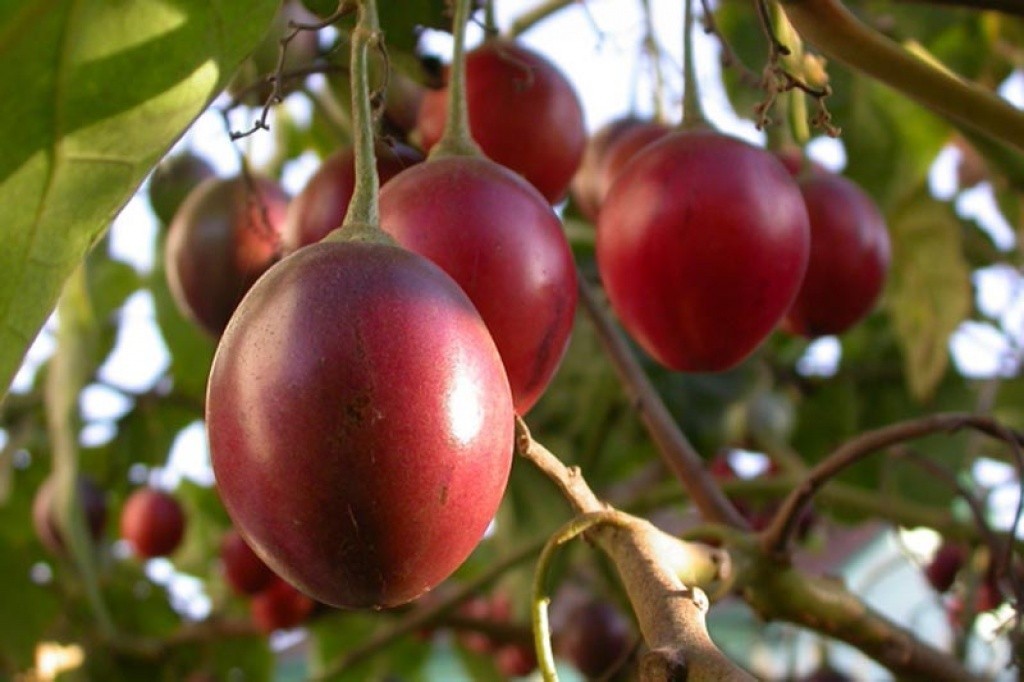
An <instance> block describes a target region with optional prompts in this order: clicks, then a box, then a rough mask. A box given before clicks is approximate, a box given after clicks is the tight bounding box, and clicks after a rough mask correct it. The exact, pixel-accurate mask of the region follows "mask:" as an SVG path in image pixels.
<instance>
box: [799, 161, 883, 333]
mask: <svg viewBox="0 0 1024 682" xmlns="http://www.w3.org/2000/svg"><path fill="white" fill-rule="evenodd" d="M800 191H801V192H802V194H803V197H804V202H805V203H806V205H807V215H808V217H809V218H810V221H811V256H810V260H809V262H808V265H807V274H806V275H805V277H804V281H803V284H802V285H801V287H800V292H799V293H798V294H797V297H796V300H795V301H794V302H793V306H792V307H791V308H790V309H789V312H788V313H787V314H786V320H785V326H786V328H787V329H789V330H790V331H793V332H794V333H797V334H800V335H802V336H806V337H810V338H813V337H816V336H824V335H827V334H841V333H843V332H844V331H846V330H847V329H849V328H850V327H852V326H853V325H855V324H856V323H857V322H860V320H862V319H863V318H864V317H865V316H866V315H867V314H868V313H869V312H871V309H872V308H873V307H874V305H875V302H876V301H877V300H878V297H879V295H880V294H881V293H882V286H883V285H884V284H885V277H886V274H887V273H888V271H889V251H890V247H889V232H888V230H887V229H886V227H885V219H884V218H883V217H882V214H881V212H880V211H879V210H878V207H877V206H876V205H875V203H874V202H873V201H872V200H871V197H869V196H868V195H867V194H866V193H865V192H864V191H863V190H862V189H861V188H860V187H858V186H857V185H856V184H854V183H853V182H851V181H850V180H847V179H846V178H844V177H842V176H840V175H836V174H834V173H816V174H813V175H807V176H804V177H803V178H802V179H801V180H800Z"/></svg>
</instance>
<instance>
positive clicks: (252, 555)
mask: <svg viewBox="0 0 1024 682" xmlns="http://www.w3.org/2000/svg"><path fill="white" fill-rule="evenodd" d="M220 561H221V566H222V567H223V569H224V579H225V580H226V581H227V583H228V585H229V586H230V587H231V589H233V590H234V591H235V592H237V593H238V594H247V595H253V594H256V593H257V592H261V591H263V590H264V589H266V588H267V587H269V586H270V584H271V583H272V582H274V580H275V579H276V578H277V575H276V574H275V573H274V572H273V571H272V570H270V567H269V566H267V565H266V564H265V563H264V562H263V559H260V558H259V557H258V556H257V555H256V552H254V551H252V548H251V547H250V546H249V543H247V542H246V541H245V538H243V537H242V535H241V533H239V532H238V531H237V530H235V529H234V528H232V529H231V530H229V531H228V532H227V533H225V534H224V537H223V538H221V542H220Z"/></svg>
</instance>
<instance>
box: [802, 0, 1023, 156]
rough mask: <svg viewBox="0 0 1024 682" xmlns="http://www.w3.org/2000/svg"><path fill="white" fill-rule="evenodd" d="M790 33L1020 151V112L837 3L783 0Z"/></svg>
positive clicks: (832, 1)
mask: <svg viewBox="0 0 1024 682" xmlns="http://www.w3.org/2000/svg"><path fill="white" fill-rule="evenodd" d="M782 6H783V8H784V9H785V10H786V16H787V17H788V18H789V21H790V23H791V24H792V25H793V28H795V29H796V30H797V32H799V33H800V35H801V36H803V38H804V40H806V41H807V42H810V43H812V44H814V45H815V46H816V47H817V48H818V49H819V50H821V52H822V54H824V55H825V56H826V57H829V58H830V59H835V60H836V61H839V62H843V63H844V64H846V65H847V66H850V67H852V68H854V69H857V70H858V71H861V72H863V73H865V74H867V75H868V76H871V77H872V78H876V79H878V80H879V81H881V82H883V83H885V84H886V85H889V86H890V87H892V88H895V89H896V90H898V91H899V92H901V93H903V94H904V95H906V96H908V97H910V98H912V99H914V100H916V101H917V102H918V103H919V104H922V105H923V106H925V107H927V108H929V109H931V110H932V111H935V112H937V113H939V114H941V115H943V116H945V117H947V118H949V119H950V120H953V121H956V122H958V123H961V124H963V125H965V126H967V127H970V128H972V129H974V130H976V131H978V132H979V133H982V134H984V135H986V136H988V137H992V138H995V139H997V140H1001V141H1002V142H1005V143H1006V144H1007V145H1009V146H1011V147H1014V148H1016V149H1018V150H1020V151H1024V112H1021V111H1019V110H1018V109H1015V108H1014V107H1013V105H1012V104H1010V103H1009V102H1007V101H1006V100H1004V99H1002V98H1001V97H999V96H998V95H996V94H994V93H992V92H989V91H987V90H985V89H984V88H982V87H981V86H979V85H977V84H975V83H972V82H969V81H965V80H963V79H961V78H958V77H956V76H951V75H949V74H947V73H944V72H943V71H942V70H941V69H936V68H935V67H933V66H931V65H930V64H928V63H926V62H925V61H923V60H921V59H919V58H917V57H915V56H914V55H912V54H910V53H909V52H907V51H906V50H905V49H903V48H902V47H900V46H899V45H898V44H897V43H895V42H893V41H892V40H890V39H889V38H886V37H885V36H883V35H881V34H880V33H878V32H877V31H875V30H873V29H871V28H869V27H868V26H866V25H865V24H863V23H862V22H861V21H860V20H859V19H857V18H856V17H855V16H854V15H853V14H851V13H850V12H849V10H847V9H846V8H845V7H844V6H843V5H842V3H840V2H838V0H782Z"/></svg>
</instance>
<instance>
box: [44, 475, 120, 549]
mask: <svg viewBox="0 0 1024 682" xmlns="http://www.w3.org/2000/svg"><path fill="white" fill-rule="evenodd" d="M77 485H78V490H77V494H78V503H79V504H80V505H81V507H82V511H83V513H84V514H85V523H86V527H87V528H88V530H89V535H90V536H91V537H92V539H93V541H94V542H98V541H99V539H100V538H101V537H103V528H104V526H105V525H106V522H107V500H106V497H105V496H104V494H103V490H102V489H100V487H99V486H97V485H96V483H94V482H93V480H92V479H91V478H89V477H87V476H79V477H78V484H77ZM55 491H56V479H55V478H54V477H53V476H52V475H51V476H49V477H48V478H47V479H46V480H45V481H43V483H42V484H41V485H40V486H39V489H38V490H37V491H36V496H35V499H34V500H33V502H32V523H33V526H34V527H35V531H36V536H37V537H38V538H39V541H40V542H41V543H43V546H44V547H46V549H48V550H49V551H50V553H52V554H54V555H55V556H63V555H64V554H65V553H66V552H67V547H66V546H65V544H64V538H63V537H62V534H61V531H60V528H59V526H58V524H57V517H56V510H55V509H54V507H53V503H54V493H55Z"/></svg>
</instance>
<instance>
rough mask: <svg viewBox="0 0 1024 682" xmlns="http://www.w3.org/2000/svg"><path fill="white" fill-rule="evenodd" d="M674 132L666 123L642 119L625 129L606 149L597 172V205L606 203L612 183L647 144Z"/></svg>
mask: <svg viewBox="0 0 1024 682" xmlns="http://www.w3.org/2000/svg"><path fill="white" fill-rule="evenodd" d="M670 132H672V129H671V128H669V127H668V126H667V125H665V124H664V123H658V122H656V121H640V122H639V123H637V124H636V125H635V126H632V127H631V128H629V129H628V130H625V131H623V133H622V134H621V135H619V136H618V137H616V138H615V140H613V141H612V142H611V143H610V144H609V145H608V149H607V150H605V154H604V158H603V159H602V160H601V165H600V167H599V168H598V172H597V205H598V210H599V211H600V206H601V205H602V204H603V203H604V199H605V197H606V196H608V192H609V191H610V190H611V188H612V185H613V184H615V180H616V179H618V177H619V173H621V172H622V169H623V167H624V166H625V165H626V163H628V162H629V161H630V159H632V158H633V157H634V156H636V155H637V154H638V153H640V151H641V150H642V149H644V148H645V147H647V145H649V144H651V143H653V142H656V141H658V140H660V139H661V138H663V137H665V136H666V135H668V134H669V133H670Z"/></svg>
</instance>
